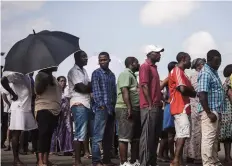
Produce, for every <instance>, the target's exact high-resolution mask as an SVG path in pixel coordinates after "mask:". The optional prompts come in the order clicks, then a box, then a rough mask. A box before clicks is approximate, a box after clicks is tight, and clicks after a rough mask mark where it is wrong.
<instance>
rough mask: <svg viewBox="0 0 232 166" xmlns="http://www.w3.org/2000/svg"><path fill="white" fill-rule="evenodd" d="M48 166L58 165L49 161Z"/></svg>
mask: <svg viewBox="0 0 232 166" xmlns="http://www.w3.org/2000/svg"><path fill="white" fill-rule="evenodd" d="M47 166H57V165H56V164H54V163H52V162H51V161H48V164H47Z"/></svg>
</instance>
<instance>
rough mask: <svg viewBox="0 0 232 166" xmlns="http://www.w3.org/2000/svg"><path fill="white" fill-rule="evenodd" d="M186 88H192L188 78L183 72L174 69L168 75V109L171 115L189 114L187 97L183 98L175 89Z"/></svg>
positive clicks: (188, 99) (189, 108) (176, 68)
mask: <svg viewBox="0 0 232 166" xmlns="http://www.w3.org/2000/svg"><path fill="white" fill-rule="evenodd" d="M181 85H183V86H187V87H192V84H191V82H190V80H189V78H188V76H187V75H186V74H185V73H184V71H183V70H182V69H181V68H179V67H175V68H174V69H173V70H172V71H171V72H170V74H169V80H168V87H169V91H170V99H171V101H170V108H171V114H172V115H175V114H181V113H187V114H190V113H191V107H190V98H189V97H187V96H183V95H182V94H181V93H180V92H179V91H178V90H177V88H178V87H179V86H181ZM192 88H193V87H192Z"/></svg>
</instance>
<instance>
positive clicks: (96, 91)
mask: <svg viewBox="0 0 232 166" xmlns="http://www.w3.org/2000/svg"><path fill="white" fill-rule="evenodd" d="M91 84H92V90H93V93H92V94H93V99H94V101H95V103H96V104H97V105H98V106H99V107H104V106H105V104H104V100H103V96H102V93H101V91H102V90H101V88H100V76H98V73H97V72H96V71H95V72H93V74H92V79H91Z"/></svg>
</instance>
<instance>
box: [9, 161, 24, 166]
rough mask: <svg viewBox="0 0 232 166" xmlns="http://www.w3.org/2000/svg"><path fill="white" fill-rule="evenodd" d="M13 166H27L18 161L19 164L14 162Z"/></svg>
mask: <svg viewBox="0 0 232 166" xmlns="http://www.w3.org/2000/svg"><path fill="white" fill-rule="evenodd" d="M12 165H13V166H25V164H24V163H22V162H21V161H18V162H13V164H12Z"/></svg>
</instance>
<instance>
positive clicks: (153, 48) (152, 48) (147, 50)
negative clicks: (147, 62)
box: [145, 45, 164, 55]
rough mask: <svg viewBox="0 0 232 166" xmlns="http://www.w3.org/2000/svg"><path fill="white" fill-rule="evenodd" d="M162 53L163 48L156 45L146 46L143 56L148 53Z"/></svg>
mask: <svg viewBox="0 0 232 166" xmlns="http://www.w3.org/2000/svg"><path fill="white" fill-rule="evenodd" d="M152 51H154V52H163V51H164V48H163V47H160V46H156V45H148V46H146V47H145V54H146V55H147V54H149V53H150V52H152Z"/></svg>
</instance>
